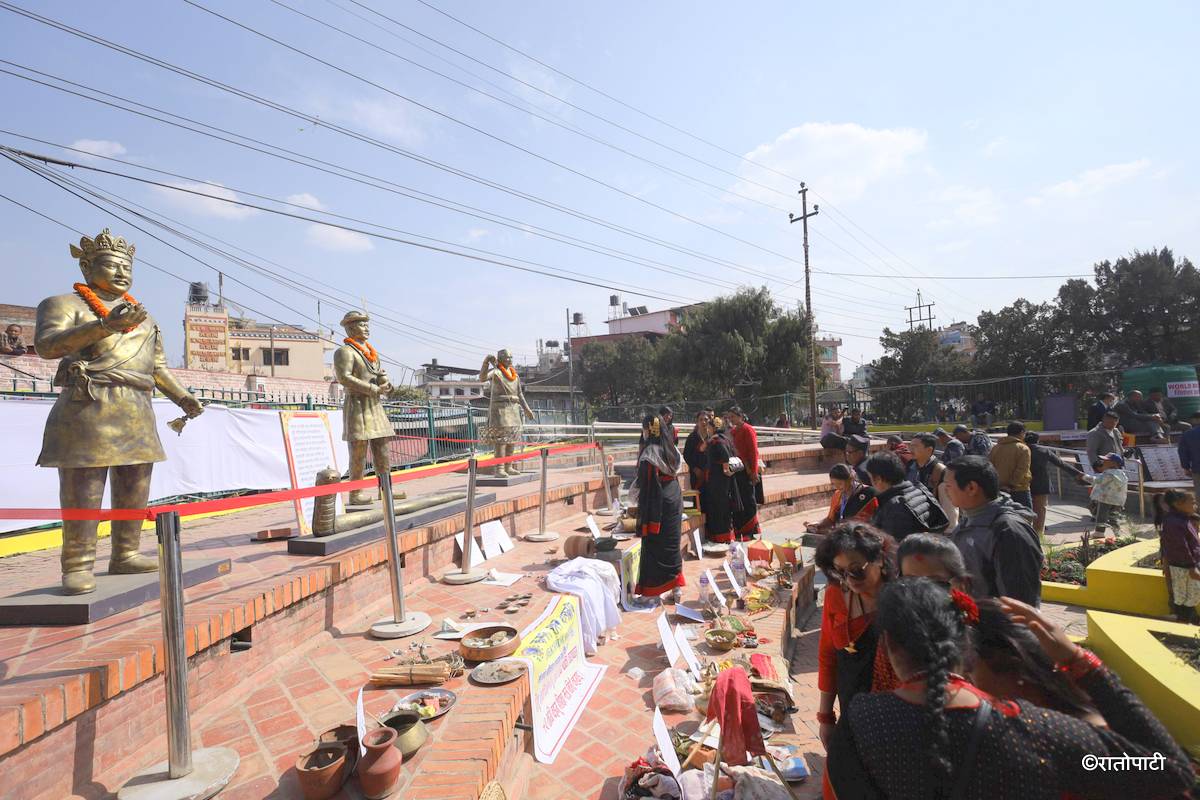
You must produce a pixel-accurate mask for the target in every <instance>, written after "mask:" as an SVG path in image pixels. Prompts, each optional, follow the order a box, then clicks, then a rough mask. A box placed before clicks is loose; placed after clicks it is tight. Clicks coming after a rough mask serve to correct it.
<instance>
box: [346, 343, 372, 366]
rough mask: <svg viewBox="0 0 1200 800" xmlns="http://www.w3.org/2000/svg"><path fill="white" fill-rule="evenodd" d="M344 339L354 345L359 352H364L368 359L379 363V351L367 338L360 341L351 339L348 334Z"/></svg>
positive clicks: (364, 356)
mask: <svg viewBox="0 0 1200 800" xmlns="http://www.w3.org/2000/svg"><path fill="white" fill-rule="evenodd" d="M342 341H343V342H345V343H346V344H348V345H350V346H351V347H353V348H354V349H355V350H357V351H358V352H360V353H362V357H363V358H365V359H366V360H367V361H370V362H371V363H372V364H378V363H379V351H378V350H376V349H375V348H374V347H371V343H370V342H368V341H365V340H364V341H361V342H360V341H358V340H357V339H351V338H350V337H348V336H347V337H346V338H345V339H343V340H342Z"/></svg>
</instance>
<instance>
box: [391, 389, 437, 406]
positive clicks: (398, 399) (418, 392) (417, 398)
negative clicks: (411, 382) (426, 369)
mask: <svg viewBox="0 0 1200 800" xmlns="http://www.w3.org/2000/svg"><path fill="white" fill-rule="evenodd" d="M387 399H388V401H389V402H393V403H416V404H418V405H425V404H427V403H428V402H429V395H428V394H426V393H425V391H424V390H422V389H418V388H417V387H415V386H396V387H395V388H393V389H392V393H391V394H390V395H388V397H387Z"/></svg>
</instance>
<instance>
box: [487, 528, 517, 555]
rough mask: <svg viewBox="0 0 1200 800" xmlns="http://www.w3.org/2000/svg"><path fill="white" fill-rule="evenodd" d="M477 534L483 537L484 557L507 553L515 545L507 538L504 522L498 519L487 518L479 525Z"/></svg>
mask: <svg viewBox="0 0 1200 800" xmlns="http://www.w3.org/2000/svg"><path fill="white" fill-rule="evenodd" d="M479 536H480V538H481V539H483V555H484V557H485V558H495V557H496V556H498V555H500V554H501V553H507V552H508V551H509V550H512V549H513V548H514V547H516V545H514V544H513V541H512V539H511V538H509V535H508V531H506V530H505V529H504V523H503V522H501V521H500V520H498V519H493V520H489V521H488V522H485V523H483V524H482V525H480V526H479Z"/></svg>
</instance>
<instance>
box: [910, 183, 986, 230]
mask: <svg viewBox="0 0 1200 800" xmlns="http://www.w3.org/2000/svg"><path fill="white" fill-rule="evenodd" d="M934 200H935V203H936V204H937V205H939V206H940V207H942V208H943V209H944V210H943V212H942V213H943V216H941V217H937V218H935V219H933V220H932V221H931V222H929V223H928V224H927V227H929V228H931V229H935V230H936V229H939V228H947V227H950V226H953V225H970V226H975V227H982V226H985V225H992V224H993V223H995V222H996V221H997V220H999V219H1000V203H999V202H998V201H997V200H996V197H995V195H994V194H993V193H992V190H991V189H988V188H986V187H984V188H976V187H971V186H947V187H946V188H944V189H942V190H941V191H939V192H938V193H937V194H936V195H935V197H934Z"/></svg>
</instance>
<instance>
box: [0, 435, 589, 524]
mask: <svg viewBox="0 0 1200 800" xmlns="http://www.w3.org/2000/svg"><path fill="white" fill-rule="evenodd" d="M596 446H597V445H595V444H593V443H590V442H588V443H585V444H573V445H564V446H562V447H556V448H546V452H547V453H548V454H549V455H557V454H559V453H570V452H575V451H578V450H590V449H592V448H595V447H596ZM540 457H541V450H540V449H539V450H536V451H533V452H531V453H521V454H519V455H513V456H506V457H504V458H488V459H481V460H478V461H477V462H476V469H485V468H487V467H494V466H498V465H500V464H508V463H511V462H514V461H525V460H528V459H531V458H540ZM466 469H467V465H466V464H465V463H464V462H454V463H450V464H441V465H438V466H436V467H432V468H429V469H422V470H406V471H404V472H398V473H394V474H393V475H392V483H393V484H396V483H407V482H408V481H415V480H420V479H422V478H431V477H433V476H434V475H444V474H446V473H449V472H464V471H466ZM377 484H378V481H377V480H376V479H375V478H364V479H362V480H359V481H340V482H338V483H327V484H324V485H322V486H305V487H301V488H299V489H281V490H279V491H275V492H262V493H260V494H252V495H241V496H238V497H224V498H221V499H219V500H198V501H195V502H191V503H169V504H162V505H153V506H149V507H148V508H109V509H101V508H0V519H31V520H43V519H58V520H64V521H65V520H110V521H115V520H133V519H136V520H153V519H154V518H155V517H156V516H157V515H159V514H164V513H167V512H170V511H178V512H179V513H180V514H189V515H191V514H208V513H212V512H214V511H233V510H236V509H241V508H253V507H254V506H265V505H271V504H273V503H286V502H291V501H293V500H305V499H307V498H309V497H324V496H325V495H330V494H340V493H342V492H349V491H353V490H356V489H370V488H372V487H374V486H376V485H377Z"/></svg>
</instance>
